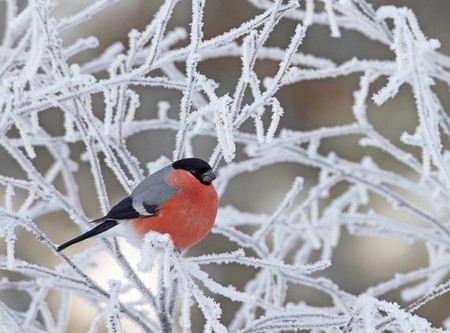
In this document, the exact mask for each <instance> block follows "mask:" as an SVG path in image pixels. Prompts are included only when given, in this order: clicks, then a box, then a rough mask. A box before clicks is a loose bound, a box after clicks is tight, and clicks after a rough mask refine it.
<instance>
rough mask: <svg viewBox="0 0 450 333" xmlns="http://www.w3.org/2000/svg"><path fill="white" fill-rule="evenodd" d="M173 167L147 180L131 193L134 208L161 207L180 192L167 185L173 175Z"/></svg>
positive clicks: (160, 171)
mask: <svg viewBox="0 0 450 333" xmlns="http://www.w3.org/2000/svg"><path fill="white" fill-rule="evenodd" d="M172 171H173V168H172V165H168V166H166V167H164V168H162V169H161V170H158V171H156V172H155V173H153V174H151V175H150V176H148V177H147V178H145V179H144V180H143V181H142V182H141V183H140V184H139V185H138V186H137V187H136V188H135V189H134V191H133V192H132V193H131V198H133V207H135V206H141V207H150V206H153V207H160V206H162V205H163V204H164V203H165V202H166V201H168V200H169V199H170V198H172V197H173V196H174V195H175V194H176V193H177V192H178V190H177V189H176V188H175V187H172V186H170V185H169V184H167V183H166V180H167V178H169V177H170V175H171V174H172Z"/></svg>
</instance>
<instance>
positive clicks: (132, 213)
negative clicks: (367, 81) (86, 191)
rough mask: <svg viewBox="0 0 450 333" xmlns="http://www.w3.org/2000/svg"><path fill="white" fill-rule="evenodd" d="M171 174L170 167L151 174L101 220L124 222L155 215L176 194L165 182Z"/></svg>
mask: <svg viewBox="0 0 450 333" xmlns="http://www.w3.org/2000/svg"><path fill="white" fill-rule="evenodd" d="M171 174H172V165H168V166H166V167H165V168H162V169H161V170H159V171H157V172H155V173H153V174H151V175H150V176H148V177H147V178H145V179H144V180H143V181H142V182H141V183H139V185H138V186H137V187H136V188H135V189H134V191H133V192H132V193H131V195H130V196H129V197H126V198H125V199H123V200H122V201H120V202H119V203H118V204H117V205H115V206H114V207H113V208H111V210H110V211H109V212H108V214H107V215H106V216H105V217H103V218H102V220H105V219H113V220H125V219H133V218H137V217H146V216H155V215H157V213H158V209H159V207H161V206H162V205H163V204H164V203H165V202H166V201H168V200H169V199H170V198H172V197H173V196H174V195H175V194H176V193H177V192H178V190H177V189H176V188H175V187H172V186H170V185H169V184H167V183H166V182H165V181H166V179H167V178H168V177H170V175H171Z"/></svg>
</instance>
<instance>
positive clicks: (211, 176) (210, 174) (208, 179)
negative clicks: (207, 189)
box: [201, 170, 216, 185]
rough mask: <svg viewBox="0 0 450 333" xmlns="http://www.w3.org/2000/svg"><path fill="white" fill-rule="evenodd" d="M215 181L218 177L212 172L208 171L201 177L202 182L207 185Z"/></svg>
mask: <svg viewBox="0 0 450 333" xmlns="http://www.w3.org/2000/svg"><path fill="white" fill-rule="evenodd" d="M214 179H216V175H215V174H214V172H213V171H212V170H208V171H206V172H205V173H203V174H202V176H201V182H202V183H203V184H205V185H209V184H211V183H212V181H213V180H214Z"/></svg>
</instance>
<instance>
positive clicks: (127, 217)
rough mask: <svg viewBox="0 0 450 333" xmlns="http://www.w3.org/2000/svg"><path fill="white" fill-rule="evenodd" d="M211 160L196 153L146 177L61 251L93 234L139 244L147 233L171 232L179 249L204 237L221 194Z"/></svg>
mask: <svg viewBox="0 0 450 333" xmlns="http://www.w3.org/2000/svg"><path fill="white" fill-rule="evenodd" d="M215 178H216V176H215V174H214V172H213V171H212V169H211V166H210V165H209V164H208V163H206V162H205V161H203V160H201V159H198V158H185V159H181V160H178V161H176V162H174V163H172V164H170V165H168V166H166V167H164V168H162V169H160V170H158V171H157V172H155V173H153V174H151V175H150V176H148V177H147V178H145V179H144V180H143V181H142V182H141V183H140V184H139V185H138V186H137V187H136V188H135V189H134V191H133V192H132V193H131V195H130V196H128V197H126V198H125V199H123V200H122V201H120V202H119V203H118V204H117V205H115V206H114V207H113V208H111V210H110V211H109V212H108V214H106V216H104V217H101V218H99V219H97V220H94V221H92V223H98V225H97V226H96V227H95V228H93V229H91V230H89V231H88V232H86V233H84V234H82V235H80V236H78V237H75V238H74V239H72V240H70V241H68V242H66V243H64V244H62V245H60V246H59V247H58V248H57V251H61V250H63V249H65V248H66V247H68V246H70V245H73V244H75V243H78V242H80V241H82V240H85V239H87V238H90V237H94V236H99V235H100V236H99V237H109V236H124V237H126V238H127V239H128V241H129V242H130V243H132V244H134V245H136V246H140V244H141V243H142V240H143V238H144V236H145V234H146V233H147V232H149V231H156V232H159V233H161V234H169V235H170V237H171V239H172V241H173V243H174V245H175V247H176V248H178V249H179V250H180V251H182V250H184V249H187V248H189V247H191V246H192V245H194V244H196V243H198V242H199V241H201V240H202V239H203V238H204V237H205V236H206V235H207V234H208V233H209V232H210V230H211V228H212V226H213V224H214V221H215V219H216V214H217V207H218V196H217V192H216V190H215V188H214V186H213V184H212V181H213V180H214V179H215Z"/></svg>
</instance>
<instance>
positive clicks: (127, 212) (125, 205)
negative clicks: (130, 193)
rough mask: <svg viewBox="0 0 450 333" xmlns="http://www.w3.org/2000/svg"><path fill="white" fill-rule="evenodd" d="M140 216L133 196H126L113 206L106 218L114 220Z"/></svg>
mask: <svg viewBox="0 0 450 333" xmlns="http://www.w3.org/2000/svg"><path fill="white" fill-rule="evenodd" d="M139 216H140V215H139V213H138V212H137V211H136V210H135V209H134V208H133V199H131V197H126V198H125V199H123V200H122V201H120V202H119V203H118V204H117V205H115V206H114V207H113V208H111V210H110V211H109V213H108V214H107V215H106V216H105V218H108V219H114V220H128V219H135V218H137V217H139Z"/></svg>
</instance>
